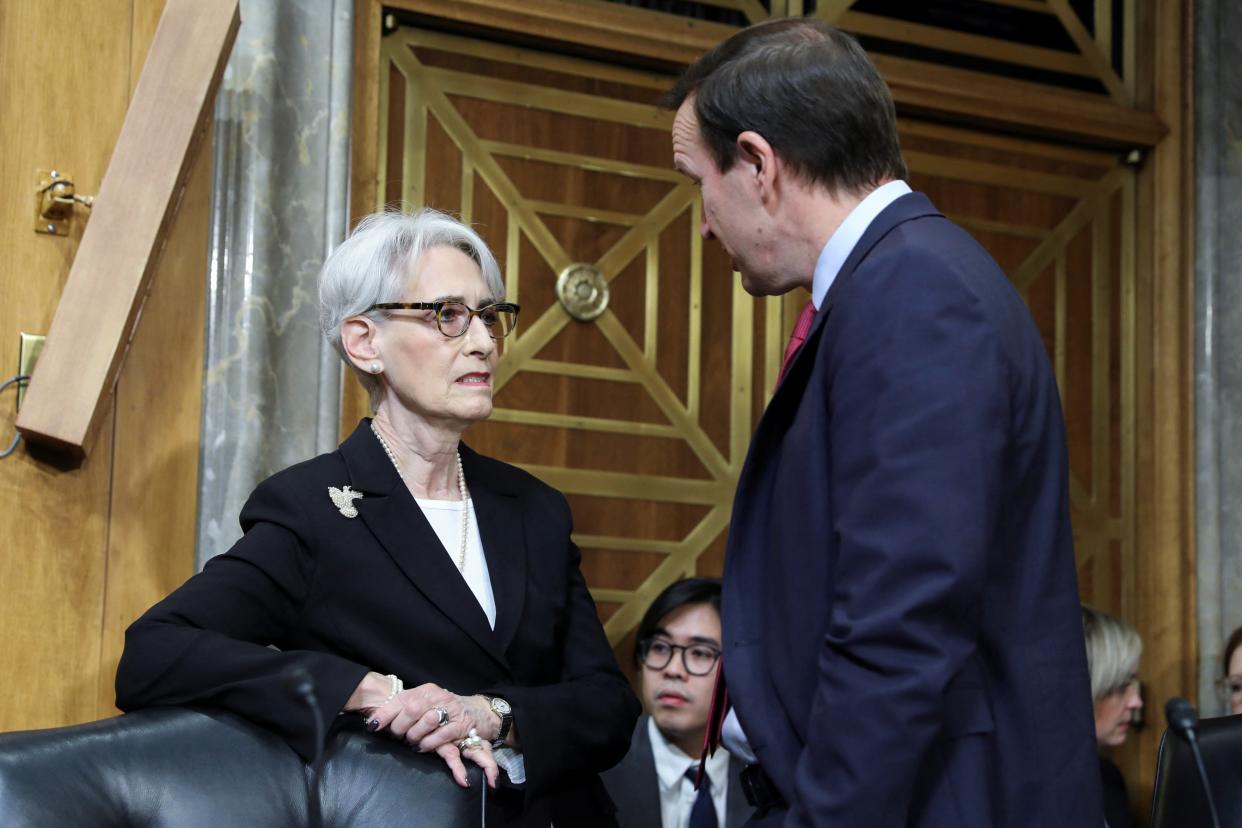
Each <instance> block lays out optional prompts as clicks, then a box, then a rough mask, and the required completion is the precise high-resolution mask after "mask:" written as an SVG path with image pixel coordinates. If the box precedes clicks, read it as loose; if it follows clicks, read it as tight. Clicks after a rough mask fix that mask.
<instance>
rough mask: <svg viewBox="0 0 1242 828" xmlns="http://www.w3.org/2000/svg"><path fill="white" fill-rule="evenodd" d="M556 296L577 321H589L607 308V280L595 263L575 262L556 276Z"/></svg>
mask: <svg viewBox="0 0 1242 828" xmlns="http://www.w3.org/2000/svg"><path fill="white" fill-rule="evenodd" d="M556 298H557V299H558V300H559V301H560V303H561V307H563V308H564V309H565V312H566V313H568V314H569V315H570V316H572V317H573V318H574V319H577V320H578V321H579V322H590V321H591V320H592V319H594V318H596V317H597V316H599V315H600V314H601V313H603V312H604V311H605V310H607V309H608V280H607V279H605V278H604V274H603V273H601V272H600V270H599V268H597V267H596V266H595V265H591V264H586V263H585V262H575V263H574V264H571V265H568V266H567V267H566V268H565V269H564V270H562V271H561V274H560V275H559V276H558V277H557V278H556Z"/></svg>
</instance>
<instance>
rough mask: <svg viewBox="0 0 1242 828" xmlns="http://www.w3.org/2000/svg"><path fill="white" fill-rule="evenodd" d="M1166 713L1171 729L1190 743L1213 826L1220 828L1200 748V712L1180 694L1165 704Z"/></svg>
mask: <svg viewBox="0 0 1242 828" xmlns="http://www.w3.org/2000/svg"><path fill="white" fill-rule="evenodd" d="M1164 715H1165V718H1167V719H1168V720H1169V729H1170V730H1172V731H1173V732H1174V733H1176V734H1177V735H1178V736H1181V737H1182V738H1183V739H1185V740H1186V743H1187V744H1188V745H1190V752H1191V754H1192V755H1193V756H1194V757H1195V768H1196V769H1197V770H1198V772H1199V781H1200V782H1201V783H1203V793H1204V795H1205V796H1207V801H1208V813H1210V814H1211V815H1212V826H1213V828H1220V817H1219V816H1217V815H1216V800H1215V799H1213V798H1212V786H1211V785H1210V784H1209V783H1208V774H1207V766H1206V765H1204V764H1203V753H1202V752H1201V751H1200V750H1199V733H1198V729H1199V714H1198V713H1196V712H1195V708H1194V705H1192V704H1191V703H1190V702H1188V701H1187V700H1186V699H1183V698H1182V697H1180V696H1175V697H1174V698H1171V699H1169V702H1168V704H1166V705H1165V706H1164Z"/></svg>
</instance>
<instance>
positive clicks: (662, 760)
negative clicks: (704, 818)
mask: <svg viewBox="0 0 1242 828" xmlns="http://www.w3.org/2000/svg"><path fill="white" fill-rule="evenodd" d="M647 735H648V736H649V737H650V738H651V756H652V758H653V759H654V760H655V771H656V776H657V777H658V778H659V780H660V787H661V789H669V788H672V787H674V786H675V785H678V784H679V783H680V782H681V780H682V777H684V776H685V775H686V769H687V768H689V767H690V766H691V765H698V763H699V760H698V757H695V756H687V755H686V754H685V752H684V751H682V749H681V748H679V747H677V745H675V744H673V743H672V742H670V741H668V740H667V739H665V738H664V734H663V733H661V732H660V728H658V727H656V723H655V719H652V718H650V717H648V718H647ZM707 776H708V778H709V779H711V780H712V790H713V791H715V790H719V788H720V786H721V785H722V784H724V781H725V780H726V779H728V778H729V752H728V751H727V750H724V749H720V750H717V751H716V753H715V755H714V756H709V757H708V759H707Z"/></svg>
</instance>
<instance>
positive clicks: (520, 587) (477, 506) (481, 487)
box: [461, 444, 526, 653]
mask: <svg viewBox="0 0 1242 828" xmlns="http://www.w3.org/2000/svg"><path fill="white" fill-rule="evenodd" d="M478 457H479V455H478V454H476V453H475V452H474V451H472V450H471V449H470V448H469V447H468V446H466V445H464V444H463V445H462V448H461V462H462V467H463V469H464V470H465V472H466V484H467V485H468V486H469V487H470V497H471V498H472V499H473V500H474V511H475V514H476V515H477V516H478V519H479V534H480V535H482V541H483V555H484V557H486V558H487V572H488V577H490V578H491V582H492V594H493V596H494V597H495V599H496V629H495V631H494V633H493V637H494V639H495V641H496V644H497V646H498V647H499V650H500V652H501V653H503V652H504V651H505V650H506V649H508V647H509V643H510V642H511V641H513V636H514V634H515V633H516V632H517V627H518V621H519V619H521V617H522V607H523V604H524V603H525V601H526V532H525V531H524V526H523V524H522V512H521V509H520V507H519V506H518V501H517V498H516V497H514V496H513V495H512V494H510V493H508V492H503V491H500V490H499V489H496V488H494V484H493V483H492V481H490V480H489V479H488V478H487V477H486V476H485V475H484V474H483V473H482V471H481V469H480V468H479V462H478Z"/></svg>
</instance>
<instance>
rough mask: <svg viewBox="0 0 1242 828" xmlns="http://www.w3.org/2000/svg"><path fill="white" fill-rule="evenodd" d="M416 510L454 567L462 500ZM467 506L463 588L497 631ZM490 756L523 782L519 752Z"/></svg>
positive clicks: (422, 504)
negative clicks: (464, 587)
mask: <svg viewBox="0 0 1242 828" xmlns="http://www.w3.org/2000/svg"><path fill="white" fill-rule="evenodd" d="M415 500H416V501H417V502H418V507H419V508H420V509H422V510H423V514H424V515H426V517H427V522H428V523H430V524H431V528H432V529H434V530H435V531H436V536H437V537H438V538H439V539H440V543H442V544H443V545H444V551H445V552H447V553H448V556H449V557H450V558H452V560H453V565H454V566H456V565H457V556H458V554H460V552H461V501H460V500H426V499H424V498H421V497H420V498H415ZM468 503H469V504H470V515H469V518H468V520H469V524H468V526H469V534H468V536H467V538H466V563H465V565H464V566H463V567H462V569H461V577H462V578H463V579H464V580H465V581H466V586H468V587H470V591H471V592H473V593H474V597H475V599H476V600H477V601H478V602H479V606H480V607H482V608H483V612H484V614H486V615H487V623H488V626H490V627H491V628H492V629H496V594H495V593H494V592H492V579H491V575H490V574H489V573H488V569H487V557H486V556H485V555H484V554H483V536H482V535H481V534H480V533H479V519H478V517H477V516H476V515H475V513H474V501H473V500H471V501H468ZM492 753H493V755H494V756H495V758H496V764H497V765H499V766H500V767H501V768H502V769H503V770H504V771H505V772H506V773H508V774H509V779H510V780H512V781H513V783H514V784H515V785H521V784H522V783H524V782H525V781H526V760H525V757H523V756H522V753H521V751H517V750H514V749H513V748H511V747H500V748H493V749H492Z"/></svg>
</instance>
